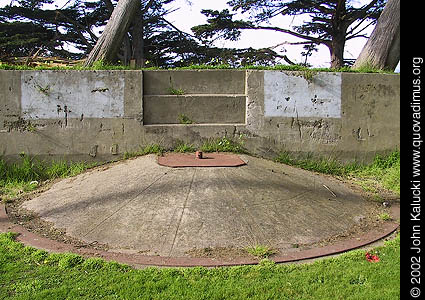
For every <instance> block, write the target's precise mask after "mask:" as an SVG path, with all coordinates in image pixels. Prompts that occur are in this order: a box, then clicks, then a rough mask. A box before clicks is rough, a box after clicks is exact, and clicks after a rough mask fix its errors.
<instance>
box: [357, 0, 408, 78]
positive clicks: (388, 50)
mask: <svg viewBox="0 0 425 300" xmlns="http://www.w3.org/2000/svg"><path fill="white" fill-rule="evenodd" d="M399 61H400V0H388V2H387V4H386V5H385V8H384V10H383V12H382V14H381V16H380V17H379V19H378V22H377V24H376V26H375V28H374V30H373V32H372V34H371V35H370V38H369V39H368V41H367V42H366V44H365V46H364V47H363V49H362V51H361V52H360V55H359V57H358V58H357V60H356V62H355V63H354V66H353V68H354V69H359V68H361V67H363V66H367V67H372V68H377V69H388V70H392V71H393V70H394V69H395V68H396V67H397V64H398V62H399Z"/></svg>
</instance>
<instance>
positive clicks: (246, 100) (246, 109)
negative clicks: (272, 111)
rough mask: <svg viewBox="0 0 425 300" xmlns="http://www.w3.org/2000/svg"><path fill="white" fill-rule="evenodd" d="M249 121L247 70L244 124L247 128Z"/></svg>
mask: <svg viewBox="0 0 425 300" xmlns="http://www.w3.org/2000/svg"><path fill="white" fill-rule="evenodd" d="M247 119H248V70H245V119H244V124H245V126H246V124H247Z"/></svg>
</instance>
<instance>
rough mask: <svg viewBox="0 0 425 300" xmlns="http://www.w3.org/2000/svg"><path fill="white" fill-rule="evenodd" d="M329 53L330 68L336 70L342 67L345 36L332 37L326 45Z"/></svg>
mask: <svg viewBox="0 0 425 300" xmlns="http://www.w3.org/2000/svg"><path fill="white" fill-rule="evenodd" d="M327 46H328V48H329V52H330V53H331V68H332V69H338V68H341V67H343V66H344V48H345V35H343V36H339V35H338V36H334V37H333V39H332V41H331V42H330V43H329V44H328V45H327Z"/></svg>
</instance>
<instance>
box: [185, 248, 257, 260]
mask: <svg viewBox="0 0 425 300" xmlns="http://www.w3.org/2000/svg"><path fill="white" fill-rule="evenodd" d="M185 254H186V255H188V256H190V257H196V258H215V259H229V260H232V259H235V258H255V257H254V256H252V255H251V254H249V253H248V252H247V251H246V250H245V249H241V248H231V247H207V248H203V249H192V250H189V251H187V252H186V253H185Z"/></svg>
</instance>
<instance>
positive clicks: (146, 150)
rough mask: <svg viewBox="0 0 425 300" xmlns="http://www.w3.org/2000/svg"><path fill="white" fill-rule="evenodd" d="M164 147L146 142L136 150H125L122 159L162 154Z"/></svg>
mask: <svg viewBox="0 0 425 300" xmlns="http://www.w3.org/2000/svg"><path fill="white" fill-rule="evenodd" d="M164 151H165V149H164V148H163V147H162V146H161V145H160V144H154V143H152V144H148V145H146V146H143V147H141V148H140V149H139V150H138V151H134V152H129V151H126V152H124V154H123V159H129V158H132V157H137V156H142V155H147V154H162V153H163V152H164Z"/></svg>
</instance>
